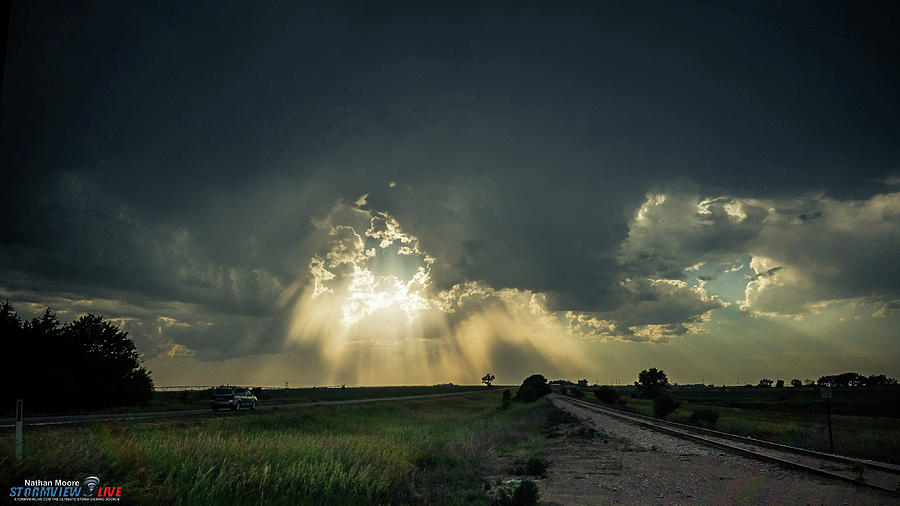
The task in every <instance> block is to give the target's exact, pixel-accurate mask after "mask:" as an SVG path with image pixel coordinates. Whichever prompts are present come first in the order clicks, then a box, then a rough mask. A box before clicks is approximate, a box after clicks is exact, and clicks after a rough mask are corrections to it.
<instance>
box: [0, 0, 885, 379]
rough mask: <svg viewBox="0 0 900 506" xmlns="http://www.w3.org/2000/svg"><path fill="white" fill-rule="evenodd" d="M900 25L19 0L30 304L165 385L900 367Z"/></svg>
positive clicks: (606, 5) (3, 95)
mask: <svg viewBox="0 0 900 506" xmlns="http://www.w3.org/2000/svg"><path fill="white" fill-rule="evenodd" d="M732 7H736V8H732ZM898 22H900V15H898V9H897V8H896V6H894V5H892V4H890V3H884V2H856V1H854V2H834V1H825V2H815V3H813V2H772V1H747V2H734V1H732V0H721V2H705V1H698V0H672V1H651V0H638V1H617V0H610V1H605V2H583V3H582V2H567V3H566V4H565V5H557V3H555V2H510V3H503V2H435V3H432V2H380V3H372V2H252V3H247V2H229V1H215V2H204V1H197V2H188V3H184V2H149V1H138V2H112V1H99V2H61V1H59V2H50V1H29V2H19V1H15V2H13V5H12V10H11V14H10V26H9V34H8V43H7V49H6V60H5V67H4V74H3V81H2V88H0V163H2V167H3V180H4V184H3V185H2V186H0V197H2V198H0V209H2V211H3V220H0V237H2V238H3V239H2V242H0V298H3V299H6V300H9V302H10V303H11V304H12V305H13V306H14V307H15V309H16V310H17V311H18V312H19V313H20V314H21V315H22V316H23V317H32V316H34V315H36V314H39V313H40V312H41V311H43V309H44V308H46V307H50V308H51V309H52V310H53V311H55V312H56V313H57V315H58V316H59V318H60V320H62V321H63V322H67V321H71V320H72V319H74V318H77V317H79V316H80V315H83V314H86V313H94V314H99V315H102V316H104V317H105V318H106V319H108V320H110V321H113V322H114V323H115V324H116V325H119V326H121V327H122V328H123V329H124V330H126V331H127V332H128V333H129V335H130V336H131V337H132V338H133V339H134V341H135V343H136V345H137V348H138V350H139V351H140V352H141V354H142V356H143V359H144V361H145V365H146V366H147V367H148V368H149V369H150V370H151V371H152V374H153V377H154V380H155V381H156V383H157V385H213V384H219V383H231V384H256V385H265V386H269V385H282V384H284V382H286V381H287V382H289V383H290V384H291V385H295V386H301V385H314V384H316V385H339V384H347V385H384V384H392V385H394V384H435V383H446V382H453V383H462V384H473V383H478V382H479V380H480V378H481V376H482V375H484V374H485V373H487V372H492V373H493V374H495V376H496V378H497V380H496V381H497V382H498V383H502V384H513V383H519V382H520V381H521V379H522V378H523V377H524V376H526V375H528V374H531V373H542V374H544V375H545V376H547V377H549V378H569V379H579V378H587V379H589V380H590V381H591V382H594V381H597V382H600V383H607V384H609V383H616V382H618V383H620V384H628V383H631V382H633V381H634V380H635V379H636V377H637V373H638V372H639V371H640V370H641V369H645V368H648V367H658V368H662V369H664V370H665V371H666V372H667V373H668V375H669V378H670V381H675V382H680V383H697V382H701V381H702V382H704V383H715V384H744V383H754V384H755V383H756V382H757V381H758V380H759V379H760V378H763V377H768V378H773V379H785V380H786V381H788V380H790V379H792V378H798V379H801V380H805V379H807V378H811V379H816V378H818V377H819V376H821V375H824V374H834V373H839V372H844V371H851V370H852V371H856V372H860V373H864V374H873V373H874V374H880V373H885V374H888V375H891V376H895V377H896V376H900V341H898V339H900V263H898V260H897V259H898V258H900V93H898V90H900V36H898V34H897V31H896V26H897V24H898ZM34 367H40V366H39V365H38V364H37V363H35V364H34Z"/></svg>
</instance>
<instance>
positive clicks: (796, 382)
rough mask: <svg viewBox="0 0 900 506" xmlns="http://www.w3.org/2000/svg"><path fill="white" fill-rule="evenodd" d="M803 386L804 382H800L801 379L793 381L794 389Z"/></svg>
mask: <svg viewBox="0 0 900 506" xmlns="http://www.w3.org/2000/svg"><path fill="white" fill-rule="evenodd" d="M802 385H803V382H802V381H800V380H799V379H796V378H794V379H792V380H791V386H792V387H799V386H802Z"/></svg>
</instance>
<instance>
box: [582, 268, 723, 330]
mask: <svg viewBox="0 0 900 506" xmlns="http://www.w3.org/2000/svg"><path fill="white" fill-rule="evenodd" d="M621 285H622V287H623V288H624V289H625V290H627V292H628V293H629V294H630V297H629V300H628V301H627V302H626V303H624V304H622V305H621V306H620V307H619V308H618V309H616V310H614V311H604V312H595V313H578V312H573V311H569V312H567V313H566V317H567V318H568V319H569V329H570V330H571V331H572V332H573V333H576V334H578V335H580V336H582V337H584V338H586V339H604V340H605V339H614V338H615V339H621V340H626V341H668V340H669V339H671V338H673V337H676V336H681V335H685V334H695V333H698V332H700V331H701V327H700V326H699V325H698V324H699V323H701V322H704V321H708V320H709V319H710V316H711V312H712V311H713V310H715V309H721V308H724V307H727V306H728V303H726V302H724V301H723V300H721V299H720V298H719V297H717V296H709V295H708V294H707V293H706V291H705V290H704V289H703V288H702V287H701V286H690V285H688V284H687V283H686V282H684V281H681V280H675V279H649V278H641V279H626V280H625V281H623V282H622V283H621Z"/></svg>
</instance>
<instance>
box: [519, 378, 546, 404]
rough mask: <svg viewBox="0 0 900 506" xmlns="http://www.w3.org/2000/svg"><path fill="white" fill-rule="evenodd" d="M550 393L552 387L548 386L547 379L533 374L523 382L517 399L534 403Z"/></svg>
mask: <svg viewBox="0 0 900 506" xmlns="http://www.w3.org/2000/svg"><path fill="white" fill-rule="evenodd" d="M549 393H550V385H548V384H547V379H546V378H544V377H543V376H541V375H540V374H532V375H531V376H529V377H527V378H525V381H523V382H522V386H521V387H519V393H517V394H516V397H517V398H521V399H522V402H534V401H536V400H538V399H540V398H541V397H543V396H545V395H547V394H549Z"/></svg>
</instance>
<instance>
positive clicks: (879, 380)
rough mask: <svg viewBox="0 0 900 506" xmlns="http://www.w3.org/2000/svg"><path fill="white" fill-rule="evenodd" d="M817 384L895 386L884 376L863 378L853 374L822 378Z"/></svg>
mask: <svg viewBox="0 0 900 506" xmlns="http://www.w3.org/2000/svg"><path fill="white" fill-rule="evenodd" d="M817 383H818V384H819V385H822V386H829V387H882V386H889V385H896V384H897V380H896V379H895V378H888V377H887V376H885V375H884V374H877V375H876V374H872V375H869V376H863V375H862V374H857V373H855V372H845V373H843V374H834V375H828V376H822V377H821V378H819V381H818V382H817Z"/></svg>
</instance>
